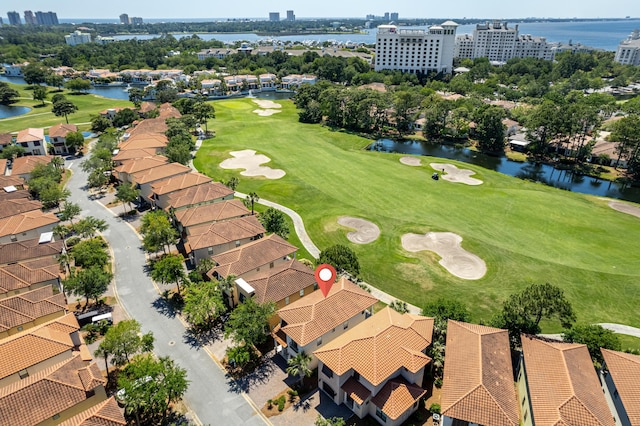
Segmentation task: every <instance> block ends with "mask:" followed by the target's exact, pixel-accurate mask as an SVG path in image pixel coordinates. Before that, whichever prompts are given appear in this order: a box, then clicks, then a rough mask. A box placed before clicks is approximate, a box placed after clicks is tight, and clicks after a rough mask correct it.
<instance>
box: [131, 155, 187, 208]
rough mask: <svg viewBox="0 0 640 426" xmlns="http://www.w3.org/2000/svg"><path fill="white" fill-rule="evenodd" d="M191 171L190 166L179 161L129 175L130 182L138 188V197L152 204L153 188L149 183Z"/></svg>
mask: <svg viewBox="0 0 640 426" xmlns="http://www.w3.org/2000/svg"><path fill="white" fill-rule="evenodd" d="M186 173H191V168H189V167H187V166H183V165H182V164H179V163H168V164H163V165H162V166H158V167H154V168H152V169H147V170H142V171H139V172H136V173H133V174H131V175H130V179H131V183H133V184H134V185H136V187H137V188H138V189H139V190H140V197H141V198H142V199H144V200H145V201H146V202H147V203H149V204H152V203H153V199H152V195H153V190H152V189H151V185H153V184H154V183H156V182H159V181H161V180H165V179H169V178H170V177H173V176H178V175H183V174H186Z"/></svg>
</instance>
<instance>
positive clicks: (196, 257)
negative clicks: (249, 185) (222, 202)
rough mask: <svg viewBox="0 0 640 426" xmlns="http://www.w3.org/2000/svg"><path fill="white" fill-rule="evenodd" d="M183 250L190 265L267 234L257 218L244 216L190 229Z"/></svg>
mask: <svg viewBox="0 0 640 426" xmlns="http://www.w3.org/2000/svg"><path fill="white" fill-rule="evenodd" d="M189 231H190V235H189V236H188V237H187V238H186V239H185V240H184V249H185V251H186V253H187V256H188V257H189V261H190V262H191V264H192V265H194V266H195V265H197V264H198V263H200V261H201V260H202V259H206V258H210V257H211V256H215V255H218V254H220V253H224V252H225V251H229V250H231V249H234V248H236V247H240V246H242V245H244V244H247V243H250V242H251V241H255V240H258V239H260V238H262V237H263V236H264V234H265V232H267V231H266V230H265V229H264V227H263V226H262V224H261V223H260V221H259V220H258V218H257V217H255V216H245V217H239V218H236V219H233V220H229V221H225V222H216V223H210V224H205V225H200V226H196V227H192V228H190V229H189Z"/></svg>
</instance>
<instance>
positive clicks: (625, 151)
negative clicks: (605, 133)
mask: <svg viewBox="0 0 640 426" xmlns="http://www.w3.org/2000/svg"><path fill="white" fill-rule="evenodd" d="M609 140H612V141H614V142H617V143H618V144H617V146H616V153H617V154H618V160H617V161H616V167H617V166H618V164H619V163H620V160H621V159H623V158H624V159H626V160H627V162H628V166H629V170H630V171H631V172H633V171H634V166H635V168H637V163H638V162H640V159H639V158H638V155H639V153H640V116H638V115H629V116H627V117H623V118H621V119H620V120H618V121H616V122H615V123H614V125H613V129H612V132H611V135H609ZM636 174H638V173H636Z"/></svg>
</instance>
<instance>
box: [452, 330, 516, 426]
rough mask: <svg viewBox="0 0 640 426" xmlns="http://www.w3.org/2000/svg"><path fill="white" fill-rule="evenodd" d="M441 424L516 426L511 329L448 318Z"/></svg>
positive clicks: (456, 425)
mask: <svg viewBox="0 0 640 426" xmlns="http://www.w3.org/2000/svg"><path fill="white" fill-rule="evenodd" d="M441 412H442V421H441V423H440V424H441V426H473V425H492V426H518V425H519V424H520V414H519V411H518V397H517V396H516V387H515V382H514V376H513V368H512V364H511V349H510V346H509V333H508V332H507V331H506V330H500V329H497V328H493V327H486V326H483V325H477V324H468V323H464V322H458V321H451V320H450V321H449V322H448V324H447V342H446V352H445V360H444V378H443V386H442V398H441Z"/></svg>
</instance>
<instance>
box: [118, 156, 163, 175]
mask: <svg viewBox="0 0 640 426" xmlns="http://www.w3.org/2000/svg"><path fill="white" fill-rule="evenodd" d="M168 162H169V159H168V158H167V157H165V156H163V155H154V156H153V157H143V158H132V159H130V160H124V161H123V162H122V164H121V165H119V166H118V167H116V168H115V169H114V170H115V172H116V173H129V174H131V173H136V172H139V171H142V170H147V169H151V168H153V167H158V166H161V165H163V164H166V163H168Z"/></svg>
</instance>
